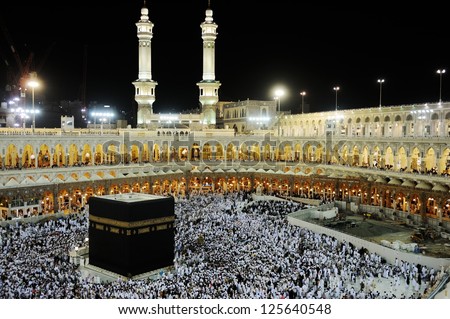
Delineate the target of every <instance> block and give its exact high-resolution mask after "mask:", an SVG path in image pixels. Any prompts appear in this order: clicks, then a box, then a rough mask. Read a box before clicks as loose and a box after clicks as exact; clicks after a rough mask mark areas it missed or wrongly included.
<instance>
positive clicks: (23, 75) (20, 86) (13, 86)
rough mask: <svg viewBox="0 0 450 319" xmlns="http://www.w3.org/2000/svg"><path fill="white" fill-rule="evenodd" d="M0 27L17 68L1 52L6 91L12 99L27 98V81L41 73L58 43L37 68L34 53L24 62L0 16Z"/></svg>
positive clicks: (47, 51)
mask: <svg viewBox="0 0 450 319" xmlns="http://www.w3.org/2000/svg"><path fill="white" fill-rule="evenodd" d="M0 27H1V29H2V33H3V36H4V38H5V40H6V43H7V45H8V48H9V50H10V51H11V54H12V56H13V57H14V60H15V65H16V68H14V66H13V65H12V64H11V63H10V62H9V60H8V57H7V54H5V52H1V54H2V58H3V60H4V62H5V64H6V67H7V76H6V81H7V83H6V88H5V90H6V91H8V92H10V93H9V94H10V97H19V96H20V97H25V90H26V86H27V81H28V80H29V78H30V73H32V72H36V73H39V72H40V70H41V69H42V67H43V66H44V64H45V61H46V60H47V58H48V56H49V54H50V52H51V50H52V49H53V47H54V46H55V44H56V42H54V43H52V44H51V45H50V46H49V47H48V48H47V50H46V51H45V52H44V55H43V57H42V59H41V60H40V62H39V64H38V66H37V67H35V63H34V62H35V61H34V57H35V55H34V52H32V51H30V52H29V53H28V56H27V58H26V59H25V60H23V61H22V59H21V57H20V55H19V52H18V51H17V49H16V47H15V45H14V42H13V40H12V38H11V35H10V34H9V31H8V28H7V27H6V24H5V22H4V20H3V18H2V17H1V16H0Z"/></svg>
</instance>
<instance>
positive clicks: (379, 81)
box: [377, 79, 384, 108]
mask: <svg viewBox="0 0 450 319" xmlns="http://www.w3.org/2000/svg"><path fill="white" fill-rule="evenodd" d="M377 82H378V83H380V108H381V88H382V87H383V83H384V79H378V80H377Z"/></svg>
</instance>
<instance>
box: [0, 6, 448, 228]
mask: <svg viewBox="0 0 450 319" xmlns="http://www.w3.org/2000/svg"><path fill="white" fill-rule="evenodd" d="M140 13H141V15H140V19H139V21H138V22H137V23H136V27H137V37H138V41H139V49H138V50H139V70H138V78H137V79H136V80H135V81H134V82H132V83H133V85H134V88H135V100H136V102H137V106H138V109H137V127H136V128H112V127H108V128H106V129H104V128H102V129H101V130H100V129H92V128H90V129H77V128H73V129H70V130H62V129H43V128H36V129H34V130H33V131H32V130H31V129H28V128H21V127H19V128H17V127H16V128H15V127H5V128H0V136H1V139H2V143H0V168H1V170H2V174H1V175H0V219H4V220H6V219H12V218H17V217H30V216H33V215H45V214H54V213H58V212H65V213H70V212H75V211H78V210H80V209H81V208H82V207H83V206H84V205H85V204H86V203H87V201H88V199H89V197H91V196H96V195H103V194H119V193H130V192H135V193H146V194H155V195H159V194H164V193H171V194H175V195H182V194H186V193H189V192H191V191H193V190H197V191H202V192H212V191H222V192H230V191H238V190H248V191H252V190H256V189H257V188H260V189H261V188H262V191H264V192H266V193H270V194H284V195H290V196H303V197H308V198H312V199H324V200H334V201H336V203H337V204H338V205H340V207H342V208H347V209H353V208H354V207H356V208H357V210H358V211H360V212H364V211H366V212H383V214H385V216H387V217H392V218H394V217H395V218H398V219H402V220H405V221H407V222H409V223H415V224H418V225H421V224H426V225H430V226H433V227H439V228H440V229H443V230H447V231H449V230H450V193H449V190H450V177H449V174H450V146H449V144H448V139H449V136H450V103H446V102H439V103H427V104H413V105H396V106H383V107H375V108H361V109H352V110H339V111H338V110H336V111H330V112H315V113H305V114H296V115H293V114H286V113H284V114H282V113H280V112H277V105H276V101H254V100H247V101H237V102H226V103H224V102H221V101H220V98H219V88H220V86H221V83H220V81H218V80H217V79H216V76H215V71H214V68H215V63H216V61H215V41H216V38H217V28H218V25H217V24H216V23H215V22H214V20H213V11H212V9H211V8H210V6H208V8H207V10H206V14H205V21H204V22H202V23H201V26H200V27H201V37H202V39H203V76H202V79H201V80H200V81H199V82H198V83H197V86H198V88H199V101H200V103H201V105H202V110H201V113H199V114H156V113H154V112H153V107H152V105H153V103H154V102H155V100H156V98H157V84H158V83H157V82H156V80H155V79H153V76H152V68H151V67H152V50H151V49H152V47H151V41H152V37H153V23H152V22H151V21H150V18H149V10H148V8H147V7H146V6H145V3H144V6H143V7H142V9H141V11H140ZM3 111H5V110H3ZM6 111H7V110H6ZM7 116H8V112H6V115H5V116H4V117H1V118H0V120H4V121H6V122H8V120H7Z"/></svg>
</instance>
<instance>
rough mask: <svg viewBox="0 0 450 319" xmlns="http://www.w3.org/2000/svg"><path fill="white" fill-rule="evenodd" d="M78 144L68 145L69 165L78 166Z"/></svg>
mask: <svg viewBox="0 0 450 319" xmlns="http://www.w3.org/2000/svg"><path fill="white" fill-rule="evenodd" d="M78 164H79V163H78V146H77V145H76V144H70V146H69V163H68V165H70V166H78Z"/></svg>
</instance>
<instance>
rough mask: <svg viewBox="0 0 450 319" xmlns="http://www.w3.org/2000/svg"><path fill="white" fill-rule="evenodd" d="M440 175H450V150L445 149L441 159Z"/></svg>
mask: <svg viewBox="0 0 450 319" xmlns="http://www.w3.org/2000/svg"><path fill="white" fill-rule="evenodd" d="M438 173H440V174H444V175H447V176H448V175H450V148H448V147H447V148H445V149H444V151H443V152H442V155H441V158H440V159H439V165H438Z"/></svg>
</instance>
